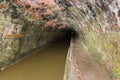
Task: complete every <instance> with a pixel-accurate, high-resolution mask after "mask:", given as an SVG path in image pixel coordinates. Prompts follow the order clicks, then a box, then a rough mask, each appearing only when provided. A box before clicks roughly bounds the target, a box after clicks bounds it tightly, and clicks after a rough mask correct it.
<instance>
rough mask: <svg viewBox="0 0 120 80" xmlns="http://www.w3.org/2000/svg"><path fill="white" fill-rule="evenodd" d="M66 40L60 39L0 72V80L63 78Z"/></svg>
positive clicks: (59, 79) (58, 79)
mask: <svg viewBox="0 0 120 80" xmlns="http://www.w3.org/2000/svg"><path fill="white" fill-rule="evenodd" d="M68 46H69V41H68V40H60V41H57V42H56V43H54V44H53V45H51V46H49V47H47V48H46V49H44V50H43V51H38V52H37V53H36V54H34V55H32V56H31V57H29V58H27V59H25V60H23V61H21V62H19V63H17V64H15V65H13V66H11V67H9V68H8V69H6V70H5V71H3V72H0V80H63V74H64V66H65V59H66V55H67V50H68Z"/></svg>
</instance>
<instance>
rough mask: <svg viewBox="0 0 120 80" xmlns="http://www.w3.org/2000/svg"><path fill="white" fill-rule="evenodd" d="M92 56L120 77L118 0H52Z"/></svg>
mask: <svg viewBox="0 0 120 80" xmlns="http://www.w3.org/2000/svg"><path fill="white" fill-rule="evenodd" d="M55 1H56V2H57V3H58V4H59V5H60V6H62V9H64V11H65V13H66V16H67V17H68V18H69V22H70V23H71V24H74V25H71V26H72V27H74V28H75V29H76V30H78V28H79V30H81V32H78V33H79V34H80V40H81V42H82V43H83V45H84V46H86V48H87V49H88V51H89V52H90V53H91V55H92V56H93V58H94V59H95V60H96V62H98V63H99V64H100V65H102V66H103V68H104V70H105V71H106V72H108V73H109V75H111V77H112V79H113V80H114V76H118V77H120V64H119V61H120V33H119V31H120V0H55Z"/></svg>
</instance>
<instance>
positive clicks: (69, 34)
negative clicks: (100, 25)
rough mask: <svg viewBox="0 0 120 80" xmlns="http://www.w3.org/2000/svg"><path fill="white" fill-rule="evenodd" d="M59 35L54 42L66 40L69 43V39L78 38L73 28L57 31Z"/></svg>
mask: <svg viewBox="0 0 120 80" xmlns="http://www.w3.org/2000/svg"><path fill="white" fill-rule="evenodd" d="M59 32H60V34H59V35H58V36H57V38H56V41H64V40H67V41H68V42H69V43H70V41H71V39H76V38H78V36H79V34H78V33H77V32H76V31H75V30H74V29H73V28H64V29H61V30H59Z"/></svg>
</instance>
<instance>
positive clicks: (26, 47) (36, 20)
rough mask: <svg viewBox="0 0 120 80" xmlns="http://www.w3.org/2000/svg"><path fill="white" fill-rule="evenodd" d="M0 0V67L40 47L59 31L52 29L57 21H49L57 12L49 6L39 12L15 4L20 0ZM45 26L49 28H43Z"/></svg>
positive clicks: (53, 37) (2, 67) (41, 8)
mask: <svg viewBox="0 0 120 80" xmlns="http://www.w3.org/2000/svg"><path fill="white" fill-rule="evenodd" d="M0 1H1V2H0V45H1V46H0V69H4V67H7V66H9V65H10V64H12V63H15V62H16V61H18V60H19V59H22V58H24V57H26V56H28V55H30V54H31V52H32V51H34V50H35V49H37V48H43V47H44V46H45V45H47V43H50V42H51V41H53V40H54V39H55V37H57V35H58V34H59V31H58V30H55V26H56V25H57V24H56V25H54V23H52V22H51V23H50V21H52V20H53V22H54V19H55V16H56V15H53V12H52V11H50V10H48V8H45V7H44V6H42V7H40V8H37V10H39V11H40V13H39V12H38V11H36V10H34V9H32V10H31V9H28V8H29V5H27V6H26V5H24V4H20V3H18V2H19V0H15V1H16V2H14V1H13V2H10V1H5V0H0ZM46 7H49V6H46ZM31 8H35V7H33V6H32V7H31ZM43 8H44V10H43ZM41 15H42V17H41ZM41 18H42V20H41ZM46 22H48V23H46ZM56 22H57V21H56ZM60 22H61V21H60ZM45 24H46V25H45ZM58 24H59V21H58ZM47 26H49V28H45V27H47ZM50 27H54V29H51V28H50Z"/></svg>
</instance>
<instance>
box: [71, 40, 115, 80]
mask: <svg viewBox="0 0 120 80" xmlns="http://www.w3.org/2000/svg"><path fill="white" fill-rule="evenodd" d="M70 53H71V55H72V62H73V73H74V80H113V79H111V77H110V75H109V74H108V73H107V72H106V71H105V70H104V69H103V68H102V67H101V66H100V65H98V64H97V63H96V62H95V61H94V59H93V58H92V57H91V56H90V55H89V53H88V52H87V50H86V49H85V48H84V47H83V45H81V44H80V41H79V40H77V39H74V40H71V44H70ZM114 80H116V79H114Z"/></svg>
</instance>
